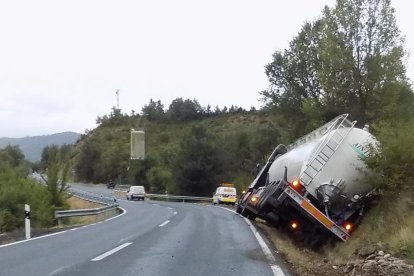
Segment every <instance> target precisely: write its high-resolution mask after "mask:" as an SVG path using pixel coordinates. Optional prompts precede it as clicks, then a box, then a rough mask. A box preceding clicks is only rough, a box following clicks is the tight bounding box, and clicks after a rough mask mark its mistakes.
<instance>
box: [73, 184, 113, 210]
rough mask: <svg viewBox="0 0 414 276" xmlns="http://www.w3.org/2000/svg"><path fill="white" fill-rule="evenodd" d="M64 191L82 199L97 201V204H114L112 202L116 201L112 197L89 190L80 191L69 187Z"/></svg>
mask: <svg viewBox="0 0 414 276" xmlns="http://www.w3.org/2000/svg"><path fill="white" fill-rule="evenodd" d="M66 192H68V193H69V194H71V195H74V196H76V197H79V198H81V199H83V200H86V201H90V202H94V203H99V204H103V205H107V206H110V205H114V203H116V199H115V198H113V197H106V196H103V195H98V194H95V193H90V192H86V191H82V190H78V189H74V188H69V189H67V190H66Z"/></svg>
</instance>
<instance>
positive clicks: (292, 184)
mask: <svg viewBox="0 0 414 276" xmlns="http://www.w3.org/2000/svg"><path fill="white" fill-rule="evenodd" d="M289 185H290V187H292V188H293V189H294V190H295V191H296V192H298V193H299V194H301V195H303V194H305V187H303V185H302V183H301V182H300V181H299V180H298V179H296V180H294V181H292V182H289Z"/></svg>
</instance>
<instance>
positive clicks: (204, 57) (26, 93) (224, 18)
mask: <svg viewBox="0 0 414 276" xmlns="http://www.w3.org/2000/svg"><path fill="white" fill-rule="evenodd" d="M334 3H335V1H334V0H312V1H309V0H290V1H283V0H278V1H277V0H269V1H267V0H259V1H251V0H208V1H207V0H206V1H197V0H174V1H171V0H148V1H137V0H131V1H103V0H97V1H89V0H70V1H58V0H50V1H43V0H40V1H39V0H37V1H33V0H28V1H18V0H13V1H7V0H0V38H1V40H0V95H1V98H0V137H24V136H34V135H45V134H52V133H57V132H63V131H76V132H80V133H84V132H85V129H93V128H94V127H96V125H95V121H96V118H97V116H102V115H104V114H108V113H109V112H110V110H111V108H112V107H113V106H115V105H116V94H115V91H116V90H117V89H120V108H121V109H122V111H123V112H126V113H130V112H131V110H135V111H136V112H140V111H141V109H142V107H143V106H144V105H145V104H147V103H148V102H149V101H150V99H151V98H152V99H154V100H158V99H160V100H161V101H162V103H163V104H164V105H165V107H168V105H169V104H170V103H171V101H172V100H173V99H175V98H177V97H182V98H190V99H193V98H195V99H197V100H198V101H199V102H200V104H201V105H202V106H207V105H208V104H210V105H212V106H213V107H214V106H216V105H219V106H220V107H223V106H231V105H232V104H233V105H237V106H242V107H244V108H246V109H249V108H250V107H251V106H255V107H260V106H261V102H260V101H259V99H260V95H259V91H262V90H264V89H266V88H267V86H268V82H267V78H266V75H265V73H264V66H265V64H267V63H269V62H270V61H271V60H272V54H273V53H274V52H275V51H276V50H283V49H285V48H286V47H287V46H288V43H289V41H290V40H291V39H292V38H293V36H295V35H296V34H297V33H298V32H299V30H300V28H301V26H302V25H303V23H304V22H305V21H313V20H314V19H316V18H318V17H319V16H320V15H321V11H322V9H323V7H324V6H325V5H328V6H331V7H332V6H333V5H334ZM392 4H393V6H394V7H395V8H396V15H397V23H398V25H399V27H400V29H401V31H402V33H403V35H405V37H406V48H407V49H409V50H410V51H413V49H414V28H412V27H411V26H412V24H411V25H410V23H412V17H413V15H412V11H413V10H414V8H413V5H414V4H412V1H406V0H393V1H392ZM413 60H414V59H413V56H411V57H410V58H409V59H408V60H407V65H408V76H409V77H410V78H411V79H414V68H413V67H414V62H413Z"/></svg>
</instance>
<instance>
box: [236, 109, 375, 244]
mask: <svg viewBox="0 0 414 276" xmlns="http://www.w3.org/2000/svg"><path fill="white" fill-rule="evenodd" d="M347 117H348V114H344V115H341V116H338V117H336V118H335V119H333V120H332V121H330V122H329V123H327V124H325V125H323V126H322V127H320V128H318V129H316V130H314V131H313V132H311V133H309V134H307V135H306V136H304V137H302V138H300V139H299V140H297V141H296V142H295V143H293V144H291V145H289V146H288V147H286V146H284V145H279V146H277V147H276V148H275V150H274V151H273V153H272V154H271V156H270V158H269V160H268V161H267V163H266V164H265V166H263V168H262V169H261V171H260V172H259V174H258V175H257V176H256V178H255V179H254V180H253V182H252V184H251V185H250V186H249V188H248V190H247V191H246V193H245V194H244V195H243V196H242V197H241V198H240V199H239V204H238V207H237V212H238V213H241V214H242V215H244V216H246V217H248V218H250V219H255V218H256V216H260V217H262V218H264V219H265V220H267V221H268V222H271V223H273V224H279V225H280V224H281V223H284V224H286V225H289V226H290V227H291V228H292V229H293V230H298V229H301V230H303V232H305V233H307V234H308V235H313V234H314V235H315V236H316V235H319V236H320V234H321V233H322V234H323V233H333V234H334V235H335V236H337V237H338V238H340V239H342V240H343V241H346V240H347V239H348V238H349V237H350V232H351V231H352V229H353V226H354V225H355V224H356V223H357V222H358V220H359V218H360V217H361V215H362V213H363V209H364V206H365V203H366V202H367V200H369V199H370V198H371V196H372V194H373V188H372V187H370V186H369V185H367V183H365V182H364V179H365V177H366V175H367V173H369V171H368V169H367V168H366V165H365V163H364V161H363V159H364V158H365V157H366V155H367V154H368V150H369V145H370V144H371V145H375V144H376V140H375V138H374V137H373V136H372V135H371V134H370V133H369V132H368V131H367V130H366V129H359V128H355V127H354V126H355V123H356V122H355V121H354V122H351V121H349V120H348V119H347Z"/></svg>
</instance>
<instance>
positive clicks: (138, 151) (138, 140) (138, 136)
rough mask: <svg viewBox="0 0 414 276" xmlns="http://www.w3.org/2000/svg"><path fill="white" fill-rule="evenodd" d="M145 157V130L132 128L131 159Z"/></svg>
mask: <svg viewBox="0 0 414 276" xmlns="http://www.w3.org/2000/svg"><path fill="white" fill-rule="evenodd" d="M144 158H145V132H144V131H142V130H131V159H144Z"/></svg>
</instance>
